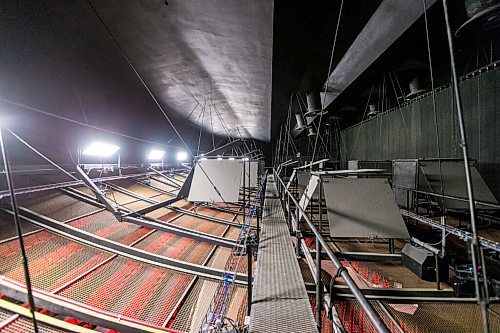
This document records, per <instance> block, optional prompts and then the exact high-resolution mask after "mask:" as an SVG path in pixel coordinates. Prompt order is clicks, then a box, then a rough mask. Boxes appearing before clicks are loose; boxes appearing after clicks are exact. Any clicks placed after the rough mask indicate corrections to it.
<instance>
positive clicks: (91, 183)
mask: <svg viewBox="0 0 500 333" xmlns="http://www.w3.org/2000/svg"><path fill="white" fill-rule="evenodd" d="M76 171H77V173H78V174H79V175H80V179H81V180H82V181H83V182H84V183H85V185H87V186H88V187H89V188H90V190H91V191H92V192H93V193H94V194H95V196H96V197H97V200H99V202H100V203H102V204H103V205H104V206H106V209H107V210H108V211H110V212H111V213H113V215H114V216H115V217H116V218H117V219H118V220H120V212H119V211H118V209H117V208H116V206H115V205H114V204H113V203H112V202H111V200H109V199H108V198H106V196H105V195H104V193H102V192H101V190H100V189H99V188H98V187H97V186H96V184H94V181H93V180H92V179H90V177H89V176H88V175H87V174H86V173H85V171H83V170H82V168H80V166H78V165H77V166H76Z"/></svg>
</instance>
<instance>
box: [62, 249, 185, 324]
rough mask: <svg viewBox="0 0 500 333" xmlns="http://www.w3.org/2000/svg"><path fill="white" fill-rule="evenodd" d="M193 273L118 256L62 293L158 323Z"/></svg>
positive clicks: (93, 304) (183, 289)
mask: <svg viewBox="0 0 500 333" xmlns="http://www.w3.org/2000/svg"><path fill="white" fill-rule="evenodd" d="M192 278H193V276H191V275H187V274H182V273H177V272H174V271H171V270H166V269H161V268H156V267H153V266H151V265H146V264H143V263H140V262H137V261H133V260H127V259H125V258H121V257H118V258H116V259H114V260H112V261H111V262H109V263H108V264H106V265H104V266H102V267H100V268H98V269H97V270H95V271H94V272H93V273H92V274H91V275H89V276H88V277H85V278H84V279H82V280H80V281H78V282H76V283H75V284H73V285H72V286H70V287H68V288H67V289H65V290H64V291H63V292H62V293H61V295H62V296H66V297H69V298H71V299H74V300H76V301H79V302H82V303H85V304H88V305H90V306H93V307H96V308H99V309H103V310H106V311H111V312H114V313H118V314H122V315H124V316H127V317H131V318H135V319H139V320H143V321H146V322H148V323H151V324H155V325H159V326H161V325H162V324H163V322H164V321H165V320H166V318H167V317H168V315H169V314H170V313H171V312H172V311H173V310H174V308H175V304H176V303H177V302H178V300H179V298H180V297H181V296H182V294H183V293H184V291H185V290H186V288H187V286H188V285H189V283H190V282H191V279H192Z"/></svg>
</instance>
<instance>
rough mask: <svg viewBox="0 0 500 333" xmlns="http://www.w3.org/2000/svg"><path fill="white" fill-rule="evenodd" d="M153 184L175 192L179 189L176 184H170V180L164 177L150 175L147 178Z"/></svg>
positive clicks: (161, 188)
mask: <svg viewBox="0 0 500 333" xmlns="http://www.w3.org/2000/svg"><path fill="white" fill-rule="evenodd" d="M147 181H148V182H149V184H150V185H151V186H154V187H157V188H159V189H160V190H163V191H167V192H172V193H175V192H176V191H178V189H177V188H176V187H174V186H171V185H168V184H167V183H168V180H164V179H162V178H156V177H150V178H148V180H147Z"/></svg>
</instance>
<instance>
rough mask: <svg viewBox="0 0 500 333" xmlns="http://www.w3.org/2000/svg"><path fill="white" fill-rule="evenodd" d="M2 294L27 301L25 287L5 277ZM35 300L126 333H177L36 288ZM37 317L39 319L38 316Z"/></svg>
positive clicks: (0, 278) (1, 279)
mask: <svg viewBox="0 0 500 333" xmlns="http://www.w3.org/2000/svg"><path fill="white" fill-rule="evenodd" d="M0 293H2V294H4V295H7V296H8V297H11V298H13V299H17V300H20V301H26V300H27V295H26V288H25V286H24V285H22V284H21V283H19V282H17V281H14V280H11V279H9V278H7V277H5V276H0ZM33 298H34V299H35V301H36V304H37V306H38V307H40V308H44V309H47V310H49V311H51V312H54V313H58V314H59V315H62V316H68V317H77V318H78V319H81V320H83V321H86V322H89V323H93V324H95V325H99V326H102V327H106V328H110V329H114V330H118V331H120V332H124V333H135V332H138V331H139V332H155V333H156V332H158V333H160V332H175V331H173V330H169V329H167V328H161V327H156V326H153V325H151V324H149V323H146V322H143V321H141V320H137V319H132V318H128V317H126V316H122V315H120V314H113V313H110V312H108V311H104V310H101V309H98V308H95V307H93V306H90V305H87V304H82V303H78V302H74V301H72V300H70V299H67V298H65V297H61V296H59V295H53V294H51V293H49V292H46V291H43V290H39V289H36V288H35V289H34V290H33ZM36 317H37V318H38V316H36Z"/></svg>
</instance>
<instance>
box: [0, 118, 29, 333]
mask: <svg viewBox="0 0 500 333" xmlns="http://www.w3.org/2000/svg"><path fill="white" fill-rule="evenodd" d="M0 146H1V149H2V157H3V164H4V168H5V176H6V177H5V178H6V180H7V187H8V188H9V192H10V204H11V208H12V212H13V214H14V225H15V227H16V231H17V235H18V240H19V247H20V248H21V256H22V262H23V269H24V280H25V282H26V290H27V292H28V303H29V306H30V312H31V318H32V321H33V329H34V331H35V333H38V323H37V320H36V318H35V301H34V300H33V291H32V290H31V278H30V272H29V268H28V256H27V255H26V248H25V247H24V238H23V230H22V228H21V222H20V219H19V211H18V210H17V202H16V195H15V193H14V184H13V182H12V175H11V172H10V165H9V159H8V153H7V147H6V146H5V142H4V140H3V133H2V128H0Z"/></svg>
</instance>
